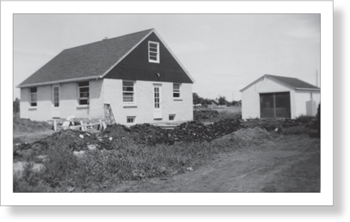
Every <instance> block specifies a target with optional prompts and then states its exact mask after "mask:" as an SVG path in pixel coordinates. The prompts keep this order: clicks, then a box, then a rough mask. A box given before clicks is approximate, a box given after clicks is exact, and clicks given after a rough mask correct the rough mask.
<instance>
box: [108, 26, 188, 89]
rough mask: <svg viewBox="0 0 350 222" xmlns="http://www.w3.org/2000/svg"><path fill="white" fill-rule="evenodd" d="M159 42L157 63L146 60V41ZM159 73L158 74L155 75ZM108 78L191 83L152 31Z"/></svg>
mask: <svg viewBox="0 0 350 222" xmlns="http://www.w3.org/2000/svg"><path fill="white" fill-rule="evenodd" d="M149 41H153V42H159V45H160V46H159V47H160V48H159V50H160V53H159V55H160V57H159V60H160V61H159V63H151V62H149V61H148V42H149ZM157 74H159V75H157ZM106 78H109V79H124V80H143V81H156V82H169V83H171V82H177V83H193V82H192V80H191V78H190V77H189V76H188V75H187V73H186V72H185V71H184V70H183V68H182V67H181V66H180V64H179V63H178V62H177V61H176V59H175V58H174V57H173V55H172V54H171V53H170V52H169V51H168V49H167V48H166V47H165V45H164V44H163V42H162V41H161V40H160V39H159V38H158V37H157V36H156V35H155V34H154V33H152V34H151V35H149V36H148V37H147V38H146V39H145V40H143V41H142V42H141V43H140V44H139V45H138V46H137V47H136V48H135V49H133V51H132V52H130V54H128V55H127V56H126V57H125V58H124V59H123V60H122V61H121V62H120V63H119V64H118V65H117V66H116V67H114V68H113V69H112V70H111V71H110V72H109V73H108V74H107V75H106Z"/></svg>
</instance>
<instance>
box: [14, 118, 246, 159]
mask: <svg viewBox="0 0 350 222" xmlns="http://www.w3.org/2000/svg"><path fill="white" fill-rule="evenodd" d="M242 127H243V125H242V124H241V123H240V121H239V120H235V119H226V120H221V121H218V122H215V123H214V124H211V125H208V126H206V125H204V124H203V123H199V122H195V121H191V122H186V123H182V124H181V125H179V126H177V127H175V128H174V129H173V130H171V129H162V128H161V127H158V126H153V125H150V124H138V125H135V126H132V127H130V128H128V127H125V126H124V125H119V124H114V125H112V126H109V127H107V129H106V130H105V131H104V132H103V133H94V134H92V133H88V132H84V131H78V130H70V129H68V130H61V131H59V132H56V133H54V134H52V135H51V136H48V137H47V138H45V139H43V140H40V141H37V142H34V143H31V144H28V143H22V144H17V145H16V146H15V147H14V156H15V157H21V156H32V155H34V154H35V155H38V154H42V153H43V151H46V150H48V148H49V147H57V146H63V145H64V146H66V147H67V148H68V149H69V150H71V151H73V152H82V151H86V150H96V149H107V150H111V149H116V148H118V146H119V144H120V143H119V142H121V141H132V142H135V143H137V144H143V145H150V146H154V145H156V144H166V145H172V144H174V143H175V142H180V141H181V142H202V141H208V142H209V141H212V140H214V139H216V138H218V137H221V136H223V135H226V134H229V133H232V132H234V131H237V130H239V129H241V128H242Z"/></svg>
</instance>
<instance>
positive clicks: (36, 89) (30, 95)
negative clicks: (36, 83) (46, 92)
mask: <svg viewBox="0 0 350 222" xmlns="http://www.w3.org/2000/svg"><path fill="white" fill-rule="evenodd" d="M32 89H35V92H32ZM33 95H35V101H33ZM34 103H35V104H34ZM29 105H30V107H37V106H38V87H30V88H29Z"/></svg>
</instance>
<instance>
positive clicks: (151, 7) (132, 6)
mask: <svg viewBox="0 0 350 222" xmlns="http://www.w3.org/2000/svg"><path fill="white" fill-rule="evenodd" d="M82 4H83V5H84V7H81V6H82ZM16 13H45V14H49V13H64V14H67V13H72V14H75V13H99V14H100V13H113V14H116V13H152V14H153V13H163V14H164V13H181V14H183V13H191V14H196V13H201V14H204V13H278V14H281V13H298V14H299V13H319V14H321V70H322V81H321V89H322V96H321V101H322V117H325V116H326V117H327V118H322V121H321V123H322V126H321V138H322V139H321V192H320V193H84V194H83V193H13V185H12V183H13V182H12V181H13V177H12V164H13V158H12V156H13V153H12V147H13V145H12V143H13V141H12V137H13V136H12V130H10V129H12V128H13V127H12V126H13V123H12V118H9V117H11V116H12V110H11V109H9V108H8V107H11V106H12V103H13V98H12V96H10V95H9V92H13V88H12V87H13V15H14V14H16ZM10 104H11V105H10ZM1 205H7V206H92V205H93V206H150V205H152V206H332V205H333V2H332V1H305V2H303V1H283V2H282V1H278V2H277V1H221V2H214V1H191V2H185V1H178V2H159V1H138V2H137V1H129V2H126V1H121V2H116V1H113V2H112V1H106V2H97V1H96V2H95V1H94V2H92V1H87V2H82V1H76V2H69V1H62V2H43V1H36V2H30V1H25V2H19V1H14V2H12V1H11V2H9V1H6V2H1Z"/></svg>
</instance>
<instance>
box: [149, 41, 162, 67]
mask: <svg viewBox="0 0 350 222" xmlns="http://www.w3.org/2000/svg"><path fill="white" fill-rule="evenodd" d="M151 44H156V45H157V48H156V52H154V51H151V49H155V48H154V47H151ZM151 53H156V57H157V59H156V60H154V59H151ZM152 57H154V56H152ZM148 62H150V63H160V44H159V42H154V41H148Z"/></svg>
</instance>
